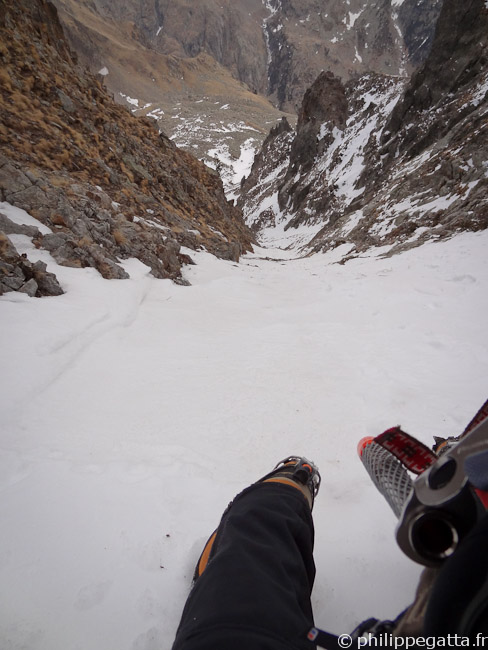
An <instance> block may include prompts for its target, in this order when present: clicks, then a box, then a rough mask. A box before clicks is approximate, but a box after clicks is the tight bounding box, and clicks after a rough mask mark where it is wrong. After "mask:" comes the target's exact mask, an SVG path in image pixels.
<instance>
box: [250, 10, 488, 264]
mask: <svg viewBox="0 0 488 650" xmlns="http://www.w3.org/2000/svg"><path fill="white" fill-rule="evenodd" d="M322 83H323V82H322V81H318V82H317V86H316V87H315V88H314V94H315V95H316V99H315V103H317V105H318V106H320V101H321V98H322V99H324V100H325V98H326V97H327V91H326V90H325V88H324V89H323V90H322V93H323V94H321V92H320V88H321V85H322ZM336 83H337V84H338V82H336ZM405 83H406V81H405V80H401V79H398V78H395V77H387V76H384V75H366V76H363V77H360V78H358V79H356V80H353V81H351V82H348V83H347V84H346V85H345V87H344V95H343V97H345V100H346V104H347V108H346V119H345V120H343V122H342V123H340V122H339V121H338V120H337V119H335V120H334V119H332V118H331V116H329V117H328V118H325V121H324V122H323V123H322V124H320V125H315V126H314V128H313V129H312V130H311V133H310V134H309V135H308V136H307V138H308V142H309V146H310V150H311V155H310V157H309V159H308V160H307V159H306V156H305V153H304V151H305V148H300V151H301V153H300V155H296V148H295V142H296V141H297V140H299V139H300V138H303V137H304V134H303V133H301V131H302V130H303V129H304V128H306V125H305V127H304V123H303V121H302V122H301V123H299V124H298V126H297V133H296V135H295V137H294V138H291V137H290V138H289V139H288V142H289V144H288V151H287V153H286V154H285V152H284V151H283V150H281V151H280V165H281V168H282V169H283V171H282V172H281V174H280V175H278V176H277V177H273V178H271V180H270V182H268V179H267V177H266V176H264V175H262V174H260V171H259V169H258V168H256V169H254V170H253V182H254V183H256V182H257V183H261V185H262V186H263V187H262V188H261V191H260V194H259V195H256V194H253V193H252V192H250V189H251V188H250V187H249V186H248V185H247V181H245V182H244V184H243V193H242V196H241V199H240V204H241V205H242V207H243V209H244V212H245V214H246V219H247V220H248V223H250V224H252V223H253V222H255V221H256V220H257V221H258V222H261V221H262V219H261V217H260V213H261V205H262V201H261V199H262V197H264V200H265V198H266V196H271V195H274V193H278V195H279V198H280V201H279V203H278V201H276V202H275V203H274V204H273V210H274V223H275V224H277V225H278V226H279V228H277V229H276V232H277V233H279V235H280V237H281V241H282V243H287V242H290V243H294V244H295V245H296V244H297V243H300V244H307V245H308V250H310V249H311V250H314V251H318V250H324V249H328V248H331V247H335V246H337V245H338V244H344V243H347V244H348V245H349V249H350V251H351V254H354V253H356V254H357V253H358V252H361V251H364V250H366V249H367V248H369V247H373V246H385V245H387V246H389V247H390V251H398V250H403V249H404V248H406V247H410V246H415V245H418V244H420V243H422V242H423V241H426V240H428V239H432V238H434V239H438V238H444V237H449V236H452V234H453V233H455V232H457V231H459V230H479V229H482V228H486V227H488V191H487V190H488V7H487V6H486V4H485V2H484V0H469V2H466V3H462V4H460V3H458V2H456V0H445V2H444V5H443V9H442V12H441V15H440V18H439V23H438V28H437V30H436V35H435V39H434V42H433V46H432V50H431V53H430V55H429V57H428V58H427V60H426V62H425V63H424V65H423V66H422V67H421V68H420V69H419V70H418V72H417V73H416V74H415V75H414V76H413V78H412V80H411V82H410V83H408V84H407V86H406V89H405V88H404V87H405ZM314 86H315V84H314ZM403 91H404V92H403ZM336 107H337V109H338V108H339V107H341V111H342V110H343V108H342V107H343V103H342V99H341V101H340V102H338V103H337V105H336ZM341 111H339V112H341ZM317 134H318V135H317ZM314 137H315V140H314ZM321 139H325V141H326V144H325V146H324V147H323V150H320V149H319V144H320V141H321ZM268 150H269V151H270V152H271V154H270V155H271V156H272V155H273V153H272V151H273V146H272V144H271V143H268ZM286 158H287V160H288V163H287V164H286V162H285V159H286ZM265 164H266V167H267V168H269V166H270V162H269V161H265ZM264 186H266V187H264ZM246 195H248V196H250V198H249V199H248V198H246ZM266 208H267V209H268V208H269V206H267V205H266ZM267 222H268V223H269V222H270V220H269V219H268V221H267ZM260 236H263V234H262V233H260ZM264 237H265V238H266V237H268V240H269V239H272V234H271V233H270V232H269V233H268V234H267V235H266V234H264Z"/></svg>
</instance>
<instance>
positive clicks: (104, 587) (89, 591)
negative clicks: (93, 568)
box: [75, 580, 112, 611]
mask: <svg viewBox="0 0 488 650" xmlns="http://www.w3.org/2000/svg"><path fill="white" fill-rule="evenodd" d="M111 587H112V581H111V580H108V581H107V582H96V583H92V584H91V585H87V586H86V587H83V588H82V589H80V591H79V592H78V596H77V597H76V600H75V608H76V609H78V610H80V611H86V610H87V609H91V608H92V607H96V605H99V604H100V603H101V602H102V601H103V600H104V599H105V596H106V595H107V594H108V592H109V591H110V588H111Z"/></svg>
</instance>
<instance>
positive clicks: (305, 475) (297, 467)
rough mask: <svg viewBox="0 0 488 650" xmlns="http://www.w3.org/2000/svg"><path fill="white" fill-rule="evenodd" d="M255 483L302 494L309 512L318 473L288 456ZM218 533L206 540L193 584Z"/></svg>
mask: <svg viewBox="0 0 488 650" xmlns="http://www.w3.org/2000/svg"><path fill="white" fill-rule="evenodd" d="M257 483H282V484H284V485H290V486H291V487H293V488H296V489H297V490H299V491H300V492H301V493H302V494H303V496H304V497H305V499H306V500H307V503H308V505H309V508H310V510H312V508H313V503H314V499H315V497H316V496H317V494H318V491H319V488H320V473H319V470H318V468H317V467H316V466H315V465H314V463H312V462H311V461H310V460H307V459H306V458H304V457H303V456H288V458H284V459H283V460H281V461H280V462H279V463H278V464H277V465H276V466H275V468H274V469H273V470H272V471H271V472H269V474H266V475H265V476H263V478H261V479H259V481H256V483H255V484H254V485H256V484H257ZM232 504H233V502H231V503H229V505H228V507H227V510H226V511H225V512H224V514H223V516H222V520H221V525H222V521H223V520H224V519H225V517H226V515H227V513H228V512H229V510H230V509H231V508H232ZM218 533H219V528H217V530H215V531H214V532H213V533H212V535H211V536H210V537H209V539H208V540H207V543H206V544H205V547H204V549H203V551H202V554H201V555H200V559H199V560H198V562H197V566H196V568H195V573H194V575H193V583H195V582H196V580H197V579H198V578H199V577H200V576H201V575H202V573H203V572H204V571H205V569H206V567H207V565H208V563H209V561H210V559H211V557H212V556H213V554H214V552H215V549H216V547H217V546H218V542H217V544H215V542H216V540H217V536H218Z"/></svg>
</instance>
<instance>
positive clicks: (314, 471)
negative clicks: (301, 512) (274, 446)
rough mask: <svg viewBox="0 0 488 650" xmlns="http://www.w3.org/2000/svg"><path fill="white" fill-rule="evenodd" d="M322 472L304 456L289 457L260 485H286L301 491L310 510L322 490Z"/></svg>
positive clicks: (264, 477)
mask: <svg viewBox="0 0 488 650" xmlns="http://www.w3.org/2000/svg"><path fill="white" fill-rule="evenodd" d="M320 480H321V478H320V472H319V470H318V467H317V466H316V465H314V463H312V461H310V460H308V459H307V458H304V457H303V456H288V458H284V459H283V460H281V461H280V462H279V463H278V464H277V465H276V467H275V468H274V469H273V471H271V472H270V473H269V474H266V476H263V478H262V479H260V480H259V481H258V483H284V484H285V485H291V486H292V487H295V488H297V489H299V490H300V491H301V492H302V494H303V495H304V496H305V498H306V499H307V501H308V505H309V506H310V510H312V508H313V504H314V500H315V497H316V496H317V494H318V491H319V488H320Z"/></svg>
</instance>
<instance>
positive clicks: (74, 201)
mask: <svg viewBox="0 0 488 650" xmlns="http://www.w3.org/2000/svg"><path fill="white" fill-rule="evenodd" d="M0 60H1V63H2V67H1V69H0V111H1V115H2V120H1V123H0V145H1V155H0V200H2V201H7V202H9V203H10V204H12V205H14V206H17V207H20V208H23V209H25V210H26V211H27V212H29V213H30V214H31V215H32V216H34V217H35V218H37V219H39V221H41V222H42V223H43V224H45V225H46V226H48V227H49V228H50V229H51V231H52V233H51V234H43V235H41V234H39V236H37V237H36V245H38V246H39V247H42V248H46V249H47V250H49V251H50V252H51V254H52V255H53V257H54V258H55V259H56V260H57V261H58V262H59V263H61V264H65V265H69V266H75V267H76V266H80V267H82V266H93V267H95V268H97V269H98V271H99V272H100V273H101V274H102V275H103V276H104V277H106V278H124V277H127V274H126V272H125V271H124V270H123V268H122V267H121V266H120V265H119V260H121V259H127V258H128V257H138V258H139V259H140V260H141V261H142V262H144V263H145V264H147V265H148V266H149V267H150V268H151V270H152V273H153V275H155V276H156V277H159V278H172V279H174V280H176V281H181V275H180V272H181V266H182V264H183V263H185V262H187V261H188V256H186V255H182V254H181V253H180V246H182V245H183V246H187V247H189V248H192V249H197V248H199V247H205V248H206V249H207V250H209V251H210V252H212V253H214V254H215V255H217V256H220V257H224V258H226V259H234V260H238V259H239V255H240V253H241V252H242V251H245V250H249V249H250V246H251V242H252V234H251V233H250V231H249V230H248V229H247V228H246V227H245V226H244V224H243V221H242V218H241V214H240V212H239V210H238V209H236V208H235V207H234V206H232V205H231V204H229V203H228V202H227V200H226V199H225V196H224V194H223V188H222V182H221V180H220V178H219V176H218V175H217V174H216V173H215V172H213V171H212V170H209V169H208V168H206V167H205V166H204V165H203V164H202V163H200V162H198V161H197V160H196V159H195V158H193V157H192V156H191V155H190V154H188V153H186V152H183V151H181V150H178V149H177V148H176V146H175V145H174V144H173V143H172V142H171V141H170V140H168V138H166V137H165V136H164V134H160V133H159V131H158V129H157V125H156V123H155V122H154V120H151V119H149V118H135V117H134V116H132V115H131V114H130V113H129V112H128V111H127V110H125V109H124V108H123V107H121V106H119V105H117V104H115V103H114V102H113V99H112V98H111V97H110V96H109V95H108V93H107V92H106V90H105V89H104V87H103V85H102V82H101V79H100V78H97V77H95V76H93V75H91V74H89V73H88V72H87V71H86V70H84V69H83V68H81V67H80V66H78V65H77V62H76V58H75V57H74V55H73V54H72V53H71V51H70V50H69V47H68V45H67V42H66V40H65V39H64V36H63V32H62V29H61V26H60V24H59V21H58V20H57V15H56V10H55V8H54V6H53V5H51V4H50V3H49V2H46V1H45V0H20V1H19V2H17V3H14V4H12V3H9V2H7V1H6V0H0Z"/></svg>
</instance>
